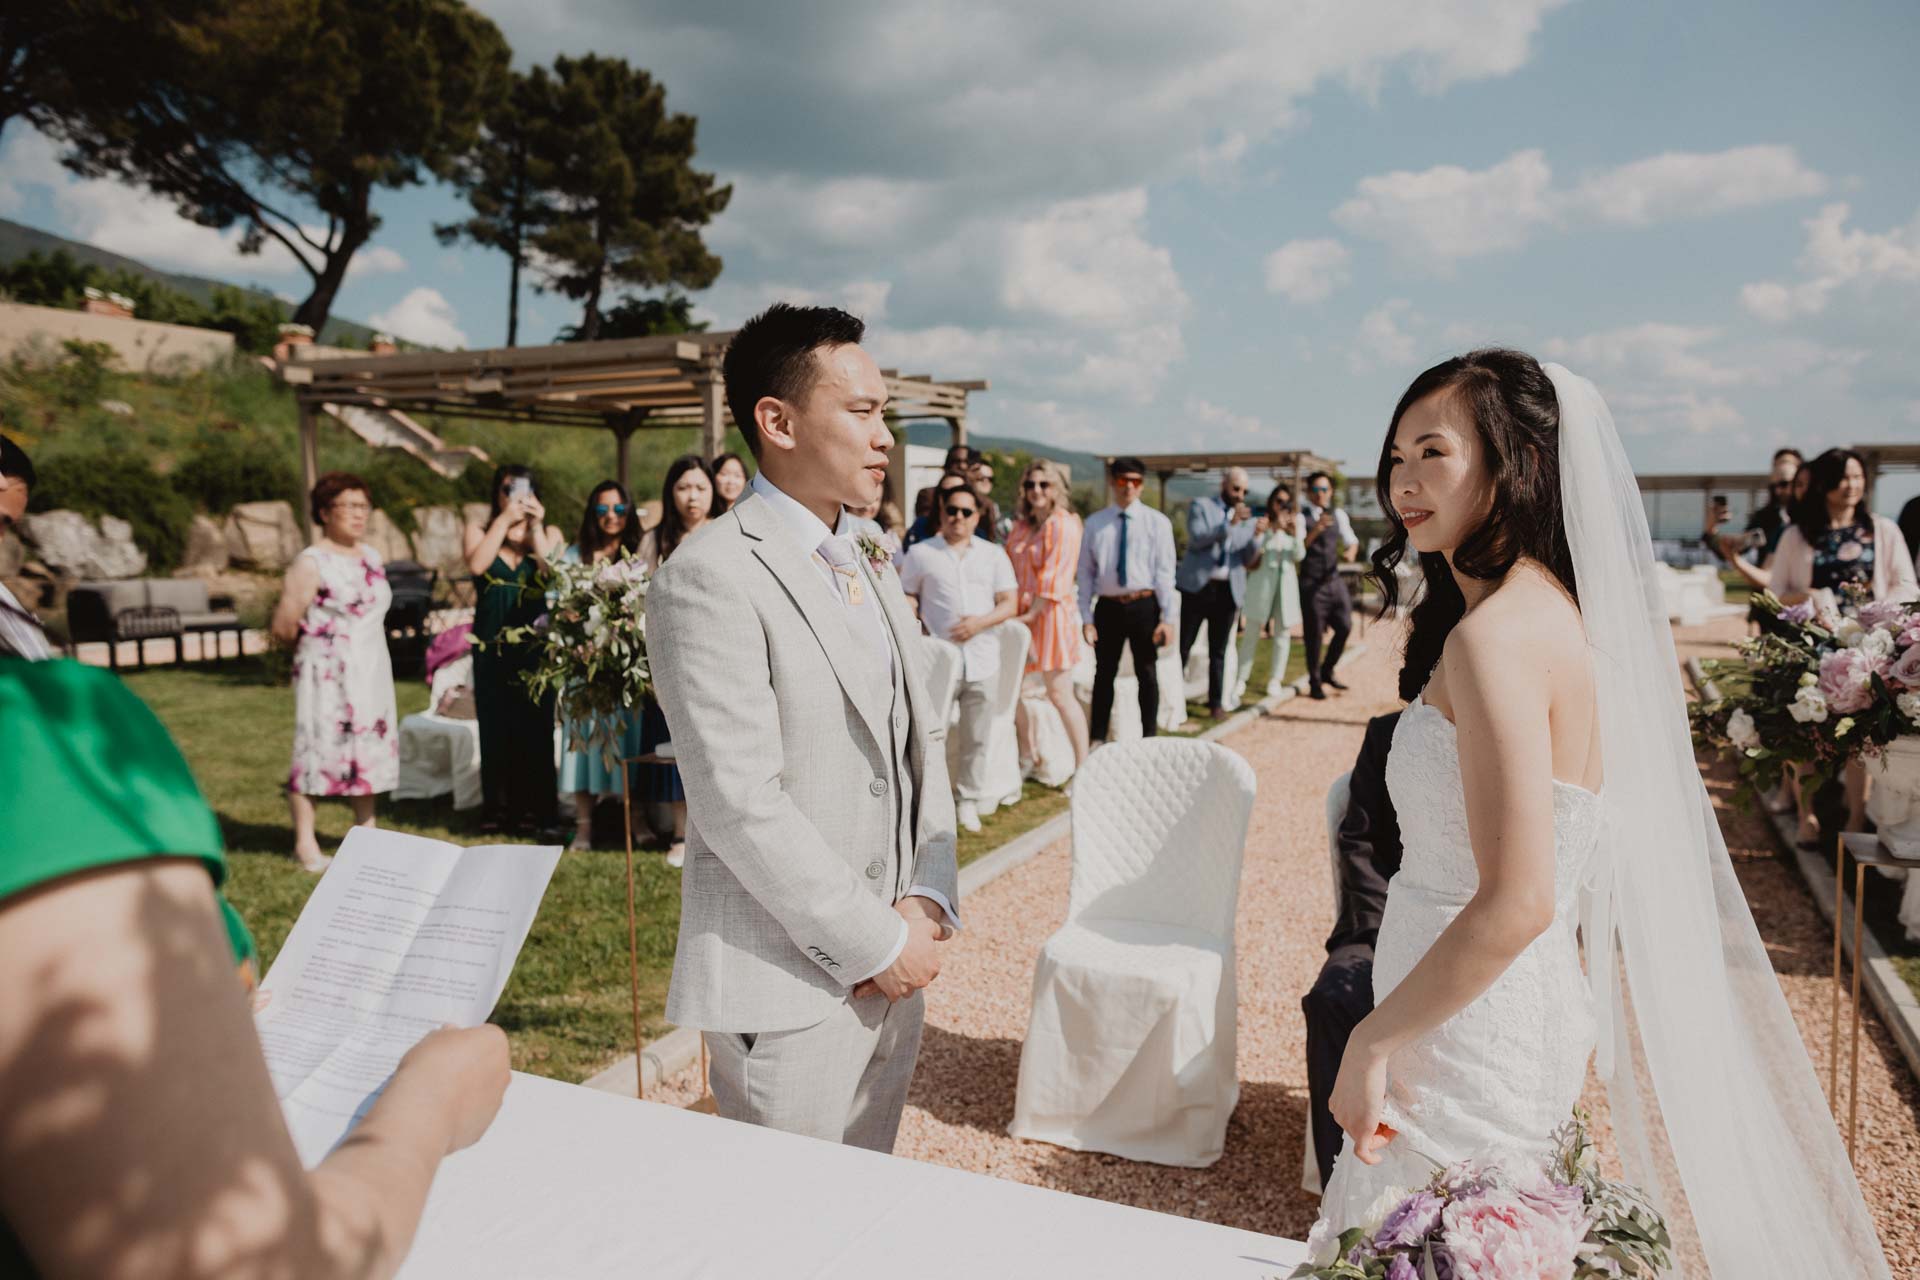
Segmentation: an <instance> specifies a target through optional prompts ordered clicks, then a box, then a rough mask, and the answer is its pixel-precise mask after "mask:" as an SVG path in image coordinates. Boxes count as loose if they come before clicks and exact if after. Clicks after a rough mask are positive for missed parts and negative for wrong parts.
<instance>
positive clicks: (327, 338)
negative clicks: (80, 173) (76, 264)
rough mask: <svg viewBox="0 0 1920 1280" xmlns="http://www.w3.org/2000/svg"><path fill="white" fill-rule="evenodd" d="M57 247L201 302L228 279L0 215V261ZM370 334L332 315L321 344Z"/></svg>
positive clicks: (283, 305)
mask: <svg viewBox="0 0 1920 1280" xmlns="http://www.w3.org/2000/svg"><path fill="white" fill-rule="evenodd" d="M57 250H65V251H66V252H67V253H68V254H70V255H72V256H73V257H74V258H77V259H78V260H79V261H81V262H90V263H93V264H94V265H96V266H99V267H102V268H104V269H106V270H109V271H129V272H132V273H133V274H135V275H141V276H145V277H147V278H148V279H150V280H153V281H154V282H156V283H158V284H163V285H165V286H166V287H167V288H169V289H177V290H179V291H180V292H181V293H184V294H186V295H187V296H188V297H190V298H192V299H194V301H196V302H199V303H201V304H203V305H205V304H210V303H211V302H212V300H213V291H214V290H215V289H216V288H221V287H226V286H227V282H226V281H224V280H209V279H207V278H206V277H204V276H189V275H180V274H177V273H175V272H171V271H161V270H159V269H157V268H155V267H149V266H148V265H147V264H146V263H144V262H140V261H137V260H135V259H133V258H128V257H125V256H123V255H121V254H118V253H114V252H112V251H111V250H108V249H100V248H96V247H95V246H93V245H90V244H82V243H81V242H80V241H78V240H69V239H67V238H66V237H64V236H57V235H55V234H53V233H52V232H51V231H42V230H40V229H39V228H37V227H29V226H26V225H24V224H23V223H18V222H9V221H8V220H7V219H5V218H0V263H6V262H12V261H14V260H15V259H17V258H24V257H26V256H27V255H28V254H30V253H35V252H38V253H41V254H52V253H54V252H55V251H57ZM231 287H233V288H237V289H239V290H240V291H241V292H243V293H245V294H247V295H249V296H250V297H254V298H261V299H264V300H266V301H268V302H271V303H273V304H274V305H275V306H277V307H279V308H280V310H281V313H282V314H283V315H292V314H293V308H292V306H290V305H289V304H288V303H287V302H286V301H285V300H283V299H281V298H279V297H276V296H275V295H274V294H272V293H269V292H268V291H267V290H265V289H257V288H253V287H251V286H248V285H234V286H231ZM373 333H374V331H373V329H372V328H370V327H369V326H367V325H364V324H361V323H359V322H358V321H354V320H343V319H341V318H339V317H338V316H335V317H332V318H330V319H329V320H328V321H327V326H326V330H325V331H324V332H323V333H322V334H321V336H320V341H321V342H323V343H336V344H337V343H342V342H343V341H344V343H345V344H346V345H350V346H355V347H365V346H366V345H367V340H368V339H369V338H371V337H372V336H373Z"/></svg>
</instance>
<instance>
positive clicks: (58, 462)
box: [28, 448, 193, 573]
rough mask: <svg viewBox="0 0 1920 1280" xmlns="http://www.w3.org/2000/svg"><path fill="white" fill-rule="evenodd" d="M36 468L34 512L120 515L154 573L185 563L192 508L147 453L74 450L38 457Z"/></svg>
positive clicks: (31, 501)
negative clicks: (157, 472) (183, 558)
mask: <svg viewBox="0 0 1920 1280" xmlns="http://www.w3.org/2000/svg"><path fill="white" fill-rule="evenodd" d="M34 466H35V468H36V470H38V472H39V473H40V483H38V484H36V485H34V486H33V489H32V490H31V491H30V493H29V495H28V502H29V509H30V510H33V511H36V512H37V511H53V510H56V509H64V510H68V511H78V512H80V513H81V514H82V515H88V516H94V517H96V518H97V517H99V516H103V515H104V516H118V517H120V518H121V519H122V520H125V521H126V522H127V523H128V524H130V525H132V526H133V540H134V542H135V543H136V544H138V546H139V547H140V549H141V550H142V551H145V552H146V553H147V562H148V565H147V567H148V568H149V569H150V570H154V571H158V572H163V573H164V572H165V571H167V570H169V569H172V568H173V567H174V566H176V565H178V564H179V563H180V556H181V554H182V553H183V552H184V551H185V550H186V545H187V528H188V526H189V525H190V524H192V522H193V506H192V504H191V503H189V502H188V501H187V499H186V498H185V497H183V496H182V495H181V494H180V492H179V491H178V490H176V489H175V488H174V487H173V486H172V485H171V484H168V483H167V482H166V481H165V480H163V479H161V478H160V476H159V475H158V474H156V473H155V472H154V469H153V466H152V464H151V463H149V462H148V461H147V458H146V455H145V454H143V453H139V452H129V451H115V450H110V449H98V448H92V449H75V450H70V451H59V452H54V453H51V454H48V455H46V456H43V457H36V458H35V459H34Z"/></svg>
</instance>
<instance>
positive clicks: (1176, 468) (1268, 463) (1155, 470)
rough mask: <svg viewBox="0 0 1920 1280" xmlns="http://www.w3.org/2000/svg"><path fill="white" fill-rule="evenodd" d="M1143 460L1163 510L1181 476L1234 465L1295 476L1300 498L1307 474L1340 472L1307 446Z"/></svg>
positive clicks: (1107, 462) (1336, 465)
mask: <svg viewBox="0 0 1920 1280" xmlns="http://www.w3.org/2000/svg"><path fill="white" fill-rule="evenodd" d="M1120 456H1122V455H1120V454H1109V455H1107V456H1106V457H1104V458H1102V459H1101V462H1102V463H1103V464H1104V465H1106V466H1108V467H1111V466H1112V465H1113V460H1114V459H1115V458H1117V457H1120ZM1134 456H1136V457H1138V458H1139V459H1140V461H1141V463H1142V464H1143V465H1144V466H1145V467H1146V469H1147V470H1148V471H1149V472H1151V473H1152V474H1153V475H1155V476H1157V477H1158V478H1159V480H1160V509H1161V510H1163V511H1164V510H1166V506H1167V481H1168V480H1171V479H1172V478H1173V477H1174V476H1177V475H1193V476H1204V475H1219V474H1220V473H1222V472H1224V471H1226V470H1227V469H1229V468H1231V467H1239V468H1240V469H1241V470H1243V471H1246V472H1248V473H1253V472H1260V471H1264V472H1266V473H1267V474H1268V475H1271V476H1274V477H1275V478H1277V479H1286V478H1288V477H1291V478H1292V483H1293V492H1294V495H1295V496H1296V498H1297V497H1298V495H1299V493H1300V487H1301V485H1302V484H1303V483H1304V481H1305V479H1306V477H1308V476H1310V475H1312V474H1313V473H1314V472H1316V471H1327V472H1332V471H1337V470H1339V468H1340V463H1339V462H1338V461H1337V460H1335V459H1333V458H1323V457H1321V456H1320V455H1319V454H1317V453H1310V452H1308V451H1307V450H1305V449H1272V450H1265V451H1259V452H1254V453H1153V454H1136V455H1134Z"/></svg>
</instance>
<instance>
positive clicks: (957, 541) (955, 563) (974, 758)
mask: <svg viewBox="0 0 1920 1280" xmlns="http://www.w3.org/2000/svg"><path fill="white" fill-rule="evenodd" d="M981 506H982V504H981V502H980V499H979V495H978V494H976V493H975V492H974V491H973V490H972V489H970V488H966V487H963V486H956V487H954V488H951V489H947V490H944V491H943V492H942V494H941V501H940V516H941V522H940V536H939V537H938V538H928V539H927V540H926V541H925V542H920V543H916V544H915V545H914V547H913V549H912V550H911V551H909V552H907V555H906V559H905V561H904V562H903V563H902V564H901V566H900V589H901V590H902V591H903V592H905V593H906V595H907V596H908V597H909V598H910V599H912V600H913V601H914V603H915V605H916V606H917V607H918V609H919V613H920V621H921V623H922V624H923V625H924V626H925V627H926V629H927V632H928V634H930V635H934V636H938V637H939V638H940V639H942V640H949V641H952V642H953V643H954V644H957V645H959V646H960V684H959V694H958V703H959V718H958V720H957V721H956V722H955V724H954V728H953V734H954V743H955V745H956V749H957V750H958V753H959V756H960V764H959V768H958V770H957V771H956V772H955V773H954V775H953V791H954V796H955V798H956V801H957V803H956V805H955V816H956V819H957V820H958V822H959V823H960V825H961V826H962V827H964V828H965V829H966V830H968V831H978V830H980V802H981V801H983V800H985V799H987V798H988V797H987V747H988V745H989V743H990V740H991V737H992V732H993V690H994V686H995V685H996V684H998V683H999V675H1000V641H999V638H998V637H996V636H995V635H994V634H993V629H994V628H995V627H997V626H999V625H1000V624H1001V623H1003V622H1007V621H1010V620H1011V619H1012V618H1013V616H1014V614H1015V613H1016V612H1018V610H1019V603H1018V602H1019V590H1018V588H1017V586H1016V584H1015V582H1014V577H1013V564H1012V563H1011V562H1010V561H1009V560H1008V559H1007V553H1006V552H1005V551H1002V550H1001V549H1000V548H999V547H998V546H995V545H994V544H993V543H991V542H988V541H987V540H986V539H985V538H982V537H980V536H979V535H978V534H977V533H975V532H974V530H975V529H977V528H978V527H979V525H980V512H981Z"/></svg>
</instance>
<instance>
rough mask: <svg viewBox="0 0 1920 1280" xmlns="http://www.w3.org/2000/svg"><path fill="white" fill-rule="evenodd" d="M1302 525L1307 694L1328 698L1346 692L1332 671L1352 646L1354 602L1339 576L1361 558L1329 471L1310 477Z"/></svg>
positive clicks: (1301, 515)
mask: <svg viewBox="0 0 1920 1280" xmlns="http://www.w3.org/2000/svg"><path fill="white" fill-rule="evenodd" d="M1300 520H1301V524H1302V526H1303V527H1304V529H1305V532H1306V543H1307V554H1306V558H1305V559H1304V560H1302V561H1301V562H1300V629H1301V632H1302V634H1303V636H1304V638H1305V640H1306V649H1307V692H1308V694H1309V696H1311V697H1315V698H1325V697H1326V696H1327V690H1326V686H1329V685H1331V686H1332V687H1333V688H1335V689H1345V688H1346V687H1347V686H1345V685H1344V684H1341V683H1340V681H1339V680H1338V679H1336V678H1335V676H1334V670H1333V669H1334V667H1335V666H1337V665H1338V664H1339V662H1340V654H1341V652H1342V651H1343V650H1345V649H1346V647H1347V633H1348V632H1350V631H1352V630H1353V599H1352V597H1350V596H1349V595H1348V594H1347V584H1346V580H1345V579H1344V578H1342V577H1341V576H1340V565H1341V562H1342V561H1350V560H1352V559H1354V558H1355V557H1356V556H1358V555H1359V554H1360V539H1359V538H1357V537H1355V536H1354V533H1353V525H1352V523H1351V522H1349V521H1348V519H1347V513H1346V512H1345V511H1343V510H1341V509H1339V508H1337V507H1335V506H1334V505H1333V477H1332V476H1330V475H1328V474H1327V473H1326V472H1324V471H1316V472H1314V473H1313V474H1312V475H1311V476H1308V477H1307V500H1306V502H1305V503H1304V504H1302V506H1301V508H1300ZM1328 628H1332V630H1333V642H1332V643H1331V644H1329V645H1328V646H1327V649H1326V653H1325V656H1324V657H1323V656H1322V654H1321V651H1320V640H1321V636H1322V634H1323V633H1324V632H1325V631H1326V630H1327V629H1328Z"/></svg>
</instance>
